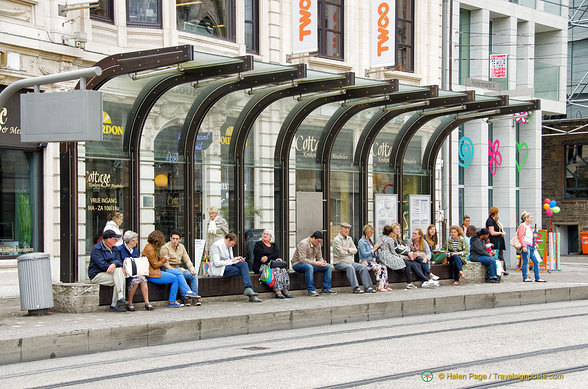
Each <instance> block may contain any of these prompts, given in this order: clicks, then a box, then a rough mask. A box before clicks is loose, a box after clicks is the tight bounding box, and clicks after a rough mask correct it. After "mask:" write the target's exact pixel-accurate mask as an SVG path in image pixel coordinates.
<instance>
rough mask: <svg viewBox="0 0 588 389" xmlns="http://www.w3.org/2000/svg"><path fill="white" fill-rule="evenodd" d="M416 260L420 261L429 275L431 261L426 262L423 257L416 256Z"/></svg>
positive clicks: (424, 271)
mask: <svg viewBox="0 0 588 389" xmlns="http://www.w3.org/2000/svg"><path fill="white" fill-rule="evenodd" d="M414 261H415V262H416V263H420V264H421V269H423V273H425V275H426V276H427V278H429V277H428V275H429V274H431V268H430V267H429V263H428V262H425V260H424V259H423V258H421V257H416V258H415V259H414Z"/></svg>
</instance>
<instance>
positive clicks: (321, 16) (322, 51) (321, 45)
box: [317, 0, 345, 61]
mask: <svg viewBox="0 0 588 389" xmlns="http://www.w3.org/2000/svg"><path fill="white" fill-rule="evenodd" d="M327 5H330V6H334V7H337V8H339V26H340V27H339V30H334V29H329V28H327V26H326V25H324V21H325V13H326V6H327ZM317 29H318V56H319V57H320V58H327V59H333V60H336V61H344V60H345V0H336V1H335V0H318V23H317ZM328 32H333V33H336V34H339V38H340V43H339V47H340V52H339V56H332V55H328V54H327V50H326V49H327V33H328Z"/></svg>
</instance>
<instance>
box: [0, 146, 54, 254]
mask: <svg viewBox="0 0 588 389" xmlns="http://www.w3.org/2000/svg"><path fill="white" fill-rule="evenodd" d="M41 158H42V153H40V152H36V151H22V150H7V149H0V204H1V206H0V258H1V257H5V256H9V255H20V254H26V253H30V252H33V251H37V252H38V251H42V249H43V248H42V247H41V245H40V243H41V241H40V238H41V236H40V235H41V232H42V231H41V228H39V227H40V226H41V225H42V223H41V218H40V214H39V211H40V209H39V200H40V199H39V195H40V191H41V188H40V187H39V182H40V181H41V176H40V174H41V171H40V170H41V169H40V168H41V162H40V161H41Z"/></svg>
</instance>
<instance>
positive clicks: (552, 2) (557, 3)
mask: <svg viewBox="0 0 588 389" xmlns="http://www.w3.org/2000/svg"><path fill="white" fill-rule="evenodd" d="M562 8H563V6H562V5H561V0H544V1H543V10H545V12H549V13H550V14H554V15H558V16H561V10H562Z"/></svg>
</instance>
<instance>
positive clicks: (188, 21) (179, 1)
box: [176, 0, 256, 42]
mask: <svg viewBox="0 0 588 389" xmlns="http://www.w3.org/2000/svg"><path fill="white" fill-rule="evenodd" d="M249 2H253V3H256V1H253V0H249V1H247V2H246V3H249ZM246 8H247V7H246ZM246 11H247V9H246ZM246 13H247V12H246ZM234 15H235V2H234V0H201V1H187V0H176V26H177V29H178V30H181V31H188V32H192V33H195V34H199V35H206V36H210V37H214V38H221V39H226V40H229V41H233V42H234V41H235V27H234V26H235V17H234ZM246 17H247V15H246ZM246 28H247V27H246Z"/></svg>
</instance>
